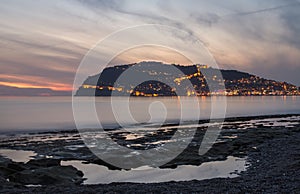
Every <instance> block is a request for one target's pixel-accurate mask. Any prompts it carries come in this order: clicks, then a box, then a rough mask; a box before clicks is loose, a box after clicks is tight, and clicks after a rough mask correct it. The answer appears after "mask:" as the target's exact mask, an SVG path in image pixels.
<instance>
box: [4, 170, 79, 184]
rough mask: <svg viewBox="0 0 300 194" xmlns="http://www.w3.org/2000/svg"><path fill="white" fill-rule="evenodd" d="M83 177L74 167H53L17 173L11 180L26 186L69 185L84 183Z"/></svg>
mask: <svg viewBox="0 0 300 194" xmlns="http://www.w3.org/2000/svg"><path fill="white" fill-rule="evenodd" d="M82 177H83V173H82V172H81V171H79V170H77V169H76V168H74V167H73V166H52V167H48V168H38V169H31V170H24V171H21V172H17V173H14V174H12V175H10V176H9V180H10V181H13V182H17V183H21V184H25V185H27V184H34V185H39V184H40V185H53V184H56V185H58V184H64V185H68V184H80V183H82V182H83V180H84V179H83V178H82Z"/></svg>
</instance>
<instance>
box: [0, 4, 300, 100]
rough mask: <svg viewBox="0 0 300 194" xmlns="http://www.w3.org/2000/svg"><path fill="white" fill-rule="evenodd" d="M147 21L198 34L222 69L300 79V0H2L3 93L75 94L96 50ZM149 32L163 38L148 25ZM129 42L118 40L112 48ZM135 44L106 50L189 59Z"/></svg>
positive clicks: (131, 56)
mask: <svg viewBox="0 0 300 194" xmlns="http://www.w3.org/2000/svg"><path fill="white" fill-rule="evenodd" d="M147 24H157V25H165V26H170V27H172V28H174V29H179V30H183V31H185V32H187V34H189V36H190V37H196V38H197V39H198V40H200V41H201V42H202V43H203V45H204V46H205V48H207V49H208V51H209V52H210V53H211V54H212V56H213V57H214V59H215V60H216V62H217V64H218V66H219V67H220V68H222V69H237V70H240V71H246V72H249V73H252V74H255V75H258V76H261V77H264V78H268V79H274V80H277V81H287V82H289V83H292V84H295V85H297V86H300V79H299V75H300V38H299V33H300V2H299V1H296V0H268V1H261V0H239V1H236V0H223V1H219V0H210V1H206V0H194V1H193V0H190V1H189V0H185V1H182V0H177V1H176V0H122V1H121V0H120V1H114V0H109V1H108V0H107V1H106V0H51V1H47V0H45V1H36V0H26V1H24V0H2V1H1V5H0V44H1V47H0V68H1V71H0V95H20V93H22V94H25V95H26V94H27V93H30V94H33V95H63V94H69V93H70V91H71V90H72V89H73V82H74V76H75V73H76V71H77V68H78V67H79V65H80V63H81V61H82V60H83V59H84V57H85V56H86V54H87V53H88V52H89V50H90V49H92V48H94V47H95V45H97V44H98V43H99V41H101V40H103V39H105V38H107V37H110V36H111V34H114V33H116V32H120V31H122V30H124V29H128V28H131V27H135V26H143V25H147ZM144 36H147V37H151V38H152V39H153V40H157V39H161V38H163V37H164V36H163V33H161V34H159V33H155V34H151V32H149V31H146V30H145V34H144ZM136 39H137V37H136V34H132V35H130V34H129V35H128V38H127V41H128V42H134V40H136ZM167 40H168V41H170V42H174V44H175V43H180V45H184V44H185V43H187V42H188V41H191V40H189V39H188V38H186V37H180V36H178V35H176V32H173V35H171V36H168V39H167ZM122 44H123V42H122V41H118V40H115V42H112V45H113V47H119V46H120V47H122ZM123 46H124V45H123ZM128 49H129V50H130V48H128ZM147 49H148V50H147ZM135 50H136V52H127V51H126V50H124V53H125V54H124V53H123V54H122V53H121V54H120V53H112V52H113V51H114V50H113V49H112V48H110V47H107V49H106V52H105V53H102V55H103V56H105V55H107V56H110V55H117V54H118V58H117V59H113V60H112V61H115V62H116V63H119V64H122V63H128V62H132V63H134V62H139V61H142V60H151V59H154V60H159V57H158V56H165V57H162V58H161V61H163V62H170V61H169V60H168V59H172V60H173V61H174V62H176V63H184V61H183V58H184V60H185V59H186V58H185V57H182V56H181V55H180V54H178V53H177V54H172V53H175V52H173V51H171V50H170V49H169V50H168V49H166V48H157V49H151V47H149V46H145V47H144V48H142V47H141V49H140V50H139V49H135ZM190 52H191V53H193V55H197V52H196V51H194V50H191V51H190ZM126 53H128V54H126ZM178 56H179V57H178ZM197 62H199V63H200V61H197ZM99 63H101V62H99ZM100 65H104V64H100ZM96 73H97V72H95V74H96ZM19 88H22V89H21V90H18V89H19ZM20 91H22V92H20ZM33 91H36V92H33Z"/></svg>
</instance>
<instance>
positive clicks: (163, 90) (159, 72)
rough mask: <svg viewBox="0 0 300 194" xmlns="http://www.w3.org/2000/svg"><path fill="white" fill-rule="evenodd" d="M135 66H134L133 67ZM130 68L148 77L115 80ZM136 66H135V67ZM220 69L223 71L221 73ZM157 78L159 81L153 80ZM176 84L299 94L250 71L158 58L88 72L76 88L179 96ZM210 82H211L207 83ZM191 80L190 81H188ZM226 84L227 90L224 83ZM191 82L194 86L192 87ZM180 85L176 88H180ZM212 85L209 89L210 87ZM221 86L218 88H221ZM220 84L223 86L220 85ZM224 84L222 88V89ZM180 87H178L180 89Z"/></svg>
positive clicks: (202, 90) (238, 92)
mask: <svg viewBox="0 0 300 194" xmlns="http://www.w3.org/2000/svg"><path fill="white" fill-rule="evenodd" d="M170 65H172V66H174V67H176V68H177V69H178V70H180V72H182V74H181V75H179V74H177V72H176V73H175V72H170ZM130 67H134V68H130ZM129 68H130V70H131V71H133V72H132V75H133V76H135V77H136V76H140V77H143V78H147V79H146V80H147V81H145V82H143V83H140V84H139V85H137V86H134V85H132V83H131V82H132V79H133V78H134V77H133V78H132V79H130V78H128V79H125V80H122V82H121V83H119V84H115V82H116V80H117V79H118V78H119V77H120V75H122V74H123V73H124V72H126V70H128V69H129ZM132 69H133V70H132ZM219 72H221V74H222V77H223V79H222V77H221V76H220V74H219ZM154 80H156V81H154ZM170 82H171V83H172V84H175V85H176V86H178V87H181V88H183V89H184V91H186V93H185V94H180V95H187V96H190V95H199V96H210V95H229V96H249V95H299V94H300V92H299V88H297V87H296V86H294V85H292V84H289V83H286V82H278V81H274V80H268V79H264V78H261V77H258V76H255V75H251V74H249V73H245V72H240V71H237V70H221V71H219V70H217V69H214V68H211V67H208V66H206V65H191V66H181V65H175V64H163V63H159V62H141V63H134V64H127V65H119V66H114V67H108V68H106V69H104V71H103V72H102V73H99V74H96V75H94V76H89V77H88V78H87V79H86V80H85V81H84V83H83V84H82V86H81V87H80V88H79V89H78V90H77V92H76V95H77V96H94V95H96V96H110V95H111V93H112V91H113V92H114V95H119V96H125V95H131V96H176V95H178V94H176V88H175V87H171V86H170V84H169V85H168V84H167V83H170ZM208 83H209V84H208ZM189 84H191V85H189ZM224 84H225V90H224V87H222V85H223V86H224ZM189 86H192V87H193V88H189ZM178 87H177V88H178ZM209 87H210V89H209ZM218 88H219V89H218ZM220 88H221V89H220ZM222 88H223V89H222ZM177 91H178V90H177Z"/></svg>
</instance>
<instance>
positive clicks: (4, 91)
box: [0, 85, 71, 96]
mask: <svg viewBox="0 0 300 194" xmlns="http://www.w3.org/2000/svg"><path fill="white" fill-rule="evenodd" d="M0 96H71V92H66V91H54V90H51V89H48V88H17V87H9V86H1V85H0Z"/></svg>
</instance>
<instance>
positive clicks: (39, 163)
mask: <svg viewBox="0 0 300 194" xmlns="http://www.w3.org/2000/svg"><path fill="white" fill-rule="evenodd" d="M60 161H61V160H59V159H50V158H42V159H33V160H30V161H29V162H27V163H26V165H27V166H33V167H51V166H60Z"/></svg>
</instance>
